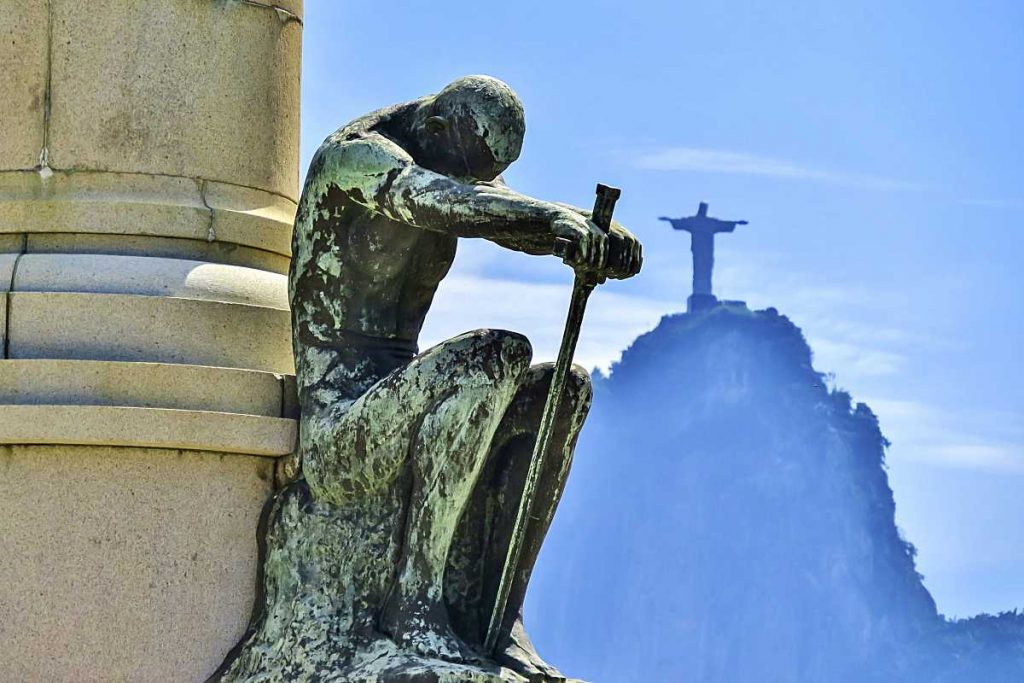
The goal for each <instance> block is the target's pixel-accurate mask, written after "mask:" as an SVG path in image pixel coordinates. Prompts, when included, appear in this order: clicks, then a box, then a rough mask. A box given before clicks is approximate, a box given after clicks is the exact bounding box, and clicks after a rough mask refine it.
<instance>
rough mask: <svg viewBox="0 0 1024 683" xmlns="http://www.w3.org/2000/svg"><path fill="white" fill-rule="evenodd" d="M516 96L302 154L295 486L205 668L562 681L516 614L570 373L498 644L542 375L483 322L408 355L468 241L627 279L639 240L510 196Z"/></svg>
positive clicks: (534, 550)
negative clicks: (225, 643) (247, 603)
mask: <svg viewBox="0 0 1024 683" xmlns="http://www.w3.org/2000/svg"><path fill="white" fill-rule="evenodd" d="M524 131H525V122H524V115H523V108H522V105H521V103H520V101H519V98H518V97H517V96H516V95H515V93H514V92H513V91H512V90H511V89H510V88H509V87H508V86H507V85H505V84H504V83H502V82H500V81H498V80H495V79H493V78H489V77H485V76H472V77H467V78H463V79H459V80H457V81H455V82H454V83H452V84H450V85H449V86H447V87H446V88H444V90H442V91H441V92H440V93H438V94H436V95H431V96H428V97H424V98H421V99H418V100H414V101H412V102H408V103H405V104H401V105H397V106H393V107H389V108H386V109H382V110H379V111H376V112H373V113H371V114H368V115H367V116H364V117H362V118H360V119H357V120H356V121H353V122H352V123H350V124H348V125H346V126H344V127H342V128H340V129H339V130H338V131H337V132H335V133H334V134H332V135H331V136H330V137H328V138H327V140H326V141H325V142H324V143H323V145H321V147H320V149H319V150H318V152H317V154H316V156H315V157H314V159H313V162H312V164H311V166H310V169H309V173H308V175H307V180H306V184H305V187H304V189H303V194H302V198H301V200H300V204H299V210H298V214H297V216H296V222H295V234H294V239H293V257H292V268H291V273H290V278H289V283H290V295H291V304H292V317H293V320H292V322H293V346H294V352H295V359H296V374H297V382H298V393H299V403H300V412H301V419H300V438H299V459H300V462H301V469H300V471H299V473H298V474H297V476H296V477H295V479H294V481H292V482H291V483H289V484H288V485H287V486H285V487H284V488H283V489H282V490H281V491H280V492H279V493H278V494H277V495H276V496H275V497H274V499H273V500H272V501H271V502H270V504H269V505H268V507H267V510H266V511H265V516H264V520H263V523H262V524H261V528H260V535H261V542H262V553H261V554H262V575H261V578H260V581H261V586H260V590H261V593H260V597H259V599H258V605H257V608H256V610H255V615H254V619H253V623H252V626H251V628H250V630H249V633H248V634H247V635H246V637H245V638H244V639H243V641H242V642H241V643H239V645H238V646H237V647H236V648H235V649H234V650H233V651H232V652H231V653H230V654H229V656H228V657H227V659H226V660H225V662H224V664H223V665H222V667H221V669H220V670H219V671H218V673H217V674H216V675H215V676H214V677H213V680H219V681H365V682H367V683H369V682H384V681H424V682H426V681H431V682H441V681H451V682H453V683H454V682H455V681H460V682H461V681H468V682H474V681H479V682H481V683H482V682H488V683H490V682H498V681H506V682H513V681H523V680H534V681H559V680H565V679H564V677H562V676H561V675H560V674H559V673H558V672H557V671H556V670H555V669H554V668H553V667H551V666H549V665H547V664H546V663H544V662H543V661H542V660H541V659H540V657H538V656H537V654H536V652H535V651H534V649H533V646H532V645H531V644H530V641H529V639H528V638H527V637H526V634H525V631H524V629H523V625H522V616H521V612H522V603H523V599H524V597H525V595H526V587H527V584H528V582H529V578H530V574H531V572H532V569H533V565H534V562H535V561H536V558H537V554H538V552H539V551H540V547H541V544H542V542H543V540H544V536H545V534H546V532H547V529H548V526H549V524H550V522H551V520H552V518H553V516H554V512H555V508H556V506H557V504H558V500H559V498H560V497H561V493H562V489H563V487H564V485H565V479H566V476H567V474H568V471H569V464H570V462H571V459H572V452H573V447H574V445H575V442H576V437H577V435H578V433H579V429H580V428H581V427H582V424H583V420H584V418H585V416H586V413H587V410H588V409H589V406H590V400H591V390H590V382H589V378H588V376H587V373H586V372H585V371H584V370H583V369H582V368H579V367H574V368H573V369H572V371H571V372H570V373H569V376H568V381H567V383H566V387H565V397H564V400H563V401H562V404H561V409H560V411H559V413H558V415H557V416H556V419H555V421H554V425H555V426H554V430H553V433H552V438H551V448H550V450H549V452H548V455H547V457H546V458H545V460H544V467H543V471H542V472H541V473H540V476H539V480H538V485H537V490H536V494H535V497H534V499H533V506H532V511H531V514H530V515H529V519H530V524H529V525H528V527H527V528H526V530H525V534H524V536H523V550H522V552H521V554H520V556H519V561H518V564H517V566H516V567H515V571H514V574H513V575H514V577H515V579H514V581H513V582H512V588H511V591H510V595H509V600H508V607H507V609H506V610H505V612H504V615H505V617H504V619H502V620H501V629H500V634H501V635H500V637H499V638H498V647H497V650H496V651H495V652H494V653H493V654H491V653H488V654H485V653H484V648H483V646H482V645H483V641H484V637H485V630H486V629H487V626H488V620H489V618H490V616H491V609H492V607H493V605H494V602H495V597H494V596H495V593H496V591H497V585H498V583H499V581H500V577H501V574H502V569H503V566H502V565H503V562H504V561H505V557H506V550H507V548H508V545H509V537H510V534H511V533H512V529H513V526H514V520H515V517H516V511H517V508H518V506H519V502H520V500H521V498H522V491H523V486H524V480H525V478H526V473H527V469H528V467H529V463H530V456H531V451H532V448H533V444H534V441H535V440H536V433H537V429H538V426H539V424H540V418H541V411H542V409H543V406H544V400H545V397H546V395H547V393H548V388H549V386H550V383H551V377H552V366H551V365H550V364H545V365H537V366H532V367H531V365H530V358H531V349H530V344H529V342H528V341H527V340H526V339H525V338H524V337H522V336H521V335H518V334H515V333H513V332H506V331H501V330H477V331H474V332H469V333H466V334H464V335H460V336H459V337H456V338H454V339H451V340H448V341H446V342H444V343H442V344H439V345H438V346H435V347H433V348H431V349H429V350H427V351H426V352H424V353H422V354H418V344H417V340H418V336H419V332H420V328H421V327H422V324H423V320H424V317H425V315H426V313H427V310H428V309H429V307H430V304H431V301H432V299H433V296H434V293H435V291H436V289H437V286H438V283H439V282H440V281H441V279H442V278H443V277H444V276H445V275H446V274H447V272H448V269H449V268H450V266H451V264H452V260H453V259H454V256H455V250H456V243H457V240H458V238H459V237H479V238H484V239H488V240H491V241H493V242H496V243H498V244H500V245H502V246H505V247H508V248H510V249H514V250H516V251H520V252H524V253H528V254H535V255H551V254H552V251H553V249H554V247H555V242H556V240H558V239H561V240H568V241H569V242H570V243H571V244H572V246H573V252H574V253H575V254H576V259H577V261H576V265H577V267H581V265H582V266H585V267H586V268H588V269H590V271H592V272H593V273H594V274H595V277H603V276H607V277H616V278H625V277H630V276H632V275H634V274H635V273H636V272H637V271H638V270H639V268H640V263H641V252H640V245H639V243H638V242H637V240H636V239H635V238H634V237H633V236H632V235H631V234H630V233H629V232H627V231H626V230H625V229H623V228H622V226H620V225H618V224H613V225H612V229H611V232H610V234H608V235H605V234H604V233H603V232H602V231H601V230H600V229H599V228H597V227H596V226H595V225H594V224H593V223H591V222H590V221H589V220H588V217H589V212H587V211H582V210H580V209H576V208H573V207H568V206H565V205H561V204H554V203H550V202H544V201H540V200H537V199H533V198H530V197H526V196H524V195H521V194H518V193H516V192H514V191H512V190H510V189H509V188H508V187H506V186H505V184H504V183H503V182H502V180H501V177H500V174H501V172H502V171H504V170H505V168H507V167H508V165H509V164H511V163H512V162H513V161H515V159H516V158H517V157H518V156H519V152H520V149H521V146H522V139H523V134H524Z"/></svg>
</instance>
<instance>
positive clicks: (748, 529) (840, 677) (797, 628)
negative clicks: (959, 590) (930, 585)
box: [527, 308, 1024, 683]
mask: <svg viewBox="0 0 1024 683" xmlns="http://www.w3.org/2000/svg"><path fill="white" fill-rule="evenodd" d="M886 445H887V442H886V440H885V437H884V436H883V435H882V434H881V432H880V431H879V427H878V421H877V419H876V418H875V415H874V414H873V413H872V411H871V409H870V408H869V407H868V406H866V405H865V404H863V403H858V404H856V405H854V404H853V403H852V402H851V399H850V396H849V395H848V394H846V393H845V392H842V391H831V390H829V388H828V387H827V386H826V385H825V382H824V381H823V377H822V375H821V374H819V373H818V372H816V371H815V370H814V368H813V367H812V364H811V350H810V348H809V347H808V345H807V343H806V341H805V340H804V338H803V335H802V334H801V332H800V330H799V328H797V327H796V326H795V325H793V324H792V323H791V322H790V321H789V320H788V319H787V318H786V317H784V316H781V315H779V314H778V313H776V312H775V311H774V310H773V309H768V310H767V311H761V312H757V313H752V312H750V311H747V310H746V309H743V308H739V309H737V308H730V309H726V308H719V309H716V310H715V311H712V312H710V313H707V314H704V315H696V316H691V315H677V316H670V317H666V318H664V319H663V320H662V321H661V323H660V325H659V326H658V328H657V329H655V330H654V331H652V332H650V333H648V334H645V335H643V336H641V337H640V338H638V339H637V340H636V342H635V343H634V344H633V345H632V347H631V348H630V349H628V350H627V351H626V352H625V353H624V354H623V357H622V361H621V362H620V363H618V364H616V365H615V366H614V367H613V368H612V372H611V375H610V376H609V377H608V378H603V379H598V381H597V382H596V392H595V405H594V411H593V413H592V414H591V418H590V420H589V421H588V424H587V427H586V429H585V430H584V434H583V437H582V438H581V441H580V445H579V448H578V450H577V455H576V462H575V464H574V470H573V476H572V479H571V481H570V486H569V491H568V492H567V494H566V498H565V500H564V501H563V504H562V508H561V510H560V513H559V517H558V518H557V519H556V522H555V528H554V529H553V530H552V533H551V537H550V538H549V542H548V544H547V545H546V546H545V551H544V555H543V556H542V558H541V566H540V567H539V570H538V575H537V577H536V578H535V581H534V587H533V589H532V594H531V600H530V604H529V609H528V613H527V618H528V624H529V626H530V630H531V632H532V633H533V635H534V639H535V641H536V642H537V645H538V647H539V649H540V651H541V652H542V654H544V655H546V656H548V657H550V659H551V661H553V662H556V663H557V664H558V665H560V666H561V667H562V668H563V670H564V671H565V672H566V673H570V674H572V675H575V676H580V677H583V678H587V679H589V680H593V681H598V682H605V681H606V682H608V683H619V682H622V683H627V682H631V681H644V682H645V683H647V682H653V681H659V682H660V681H666V682H667V681H685V682H690V681H694V682H699V683H745V682H750V683H755V682H756V683H767V682H771V681H786V682H794V683H803V682H808V683H812V682H813V683H822V682H844V681H850V682H857V683H863V682H871V681H879V682H882V681H885V682H887V683H888V682H890V681H892V682H895V681H900V682H901V683H903V682H917V681H921V682H924V681H927V682H929V683H931V682H933V681H934V682H939V681H941V682H945V681H1024V615H1017V614H1015V613H1008V614H1004V615H1002V616H1000V617H989V616H984V617H978V618H976V619H973V620H967V621H963V622H958V623H948V622H946V621H945V620H944V619H943V618H942V617H941V616H940V615H939V614H938V613H937V612H936V607H935V603H934V601H933V600H932V598H931V596H930V595H929V593H928V591H927V590H926V589H925V587H924V585H923V584H922V581H921V577H920V575H918V573H917V571H916V570H915V567H914V548H913V546H912V545H910V544H909V543H908V542H907V541H906V540H904V539H903V538H902V537H901V536H900V533H899V530H898V529H897V528H896V524H895V520H894V511H895V505H894V502H893V495H892V491H891V489H890V488H889V484H888V480H887V477H886V472H885V465H884V463H885V446H886Z"/></svg>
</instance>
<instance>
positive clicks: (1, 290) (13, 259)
mask: <svg viewBox="0 0 1024 683" xmlns="http://www.w3.org/2000/svg"><path fill="white" fill-rule="evenodd" d="M17 262H18V254H0V348H7V346H6V345H7V322H6V321H7V293H8V292H9V291H10V290H11V280H12V279H13V278H14V264H15V263H17Z"/></svg>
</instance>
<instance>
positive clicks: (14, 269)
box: [4, 235, 28, 358]
mask: <svg viewBox="0 0 1024 683" xmlns="http://www.w3.org/2000/svg"><path fill="white" fill-rule="evenodd" d="M27 247H28V235H22V236H21V247H20V249H19V251H18V256H17V257H16V258H15V259H14V265H12V266H11V280H10V282H8V283H7V292H6V293H5V294H4V298H5V300H6V301H5V303H6V304H7V305H6V306H4V358H10V357H11V294H13V293H14V278H15V277H16V276H17V274H18V264H19V263H21V257H22V256H24V255H25V252H26V251H27Z"/></svg>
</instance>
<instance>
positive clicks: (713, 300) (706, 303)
mask: <svg viewBox="0 0 1024 683" xmlns="http://www.w3.org/2000/svg"><path fill="white" fill-rule="evenodd" d="M717 305H718V298H717V297H716V296H715V295H714V294H691V295H690V296H689V297H687V299H686V312H687V313H699V312H700V311H710V310H711V309H712V308H714V307H715V306H717Z"/></svg>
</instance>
